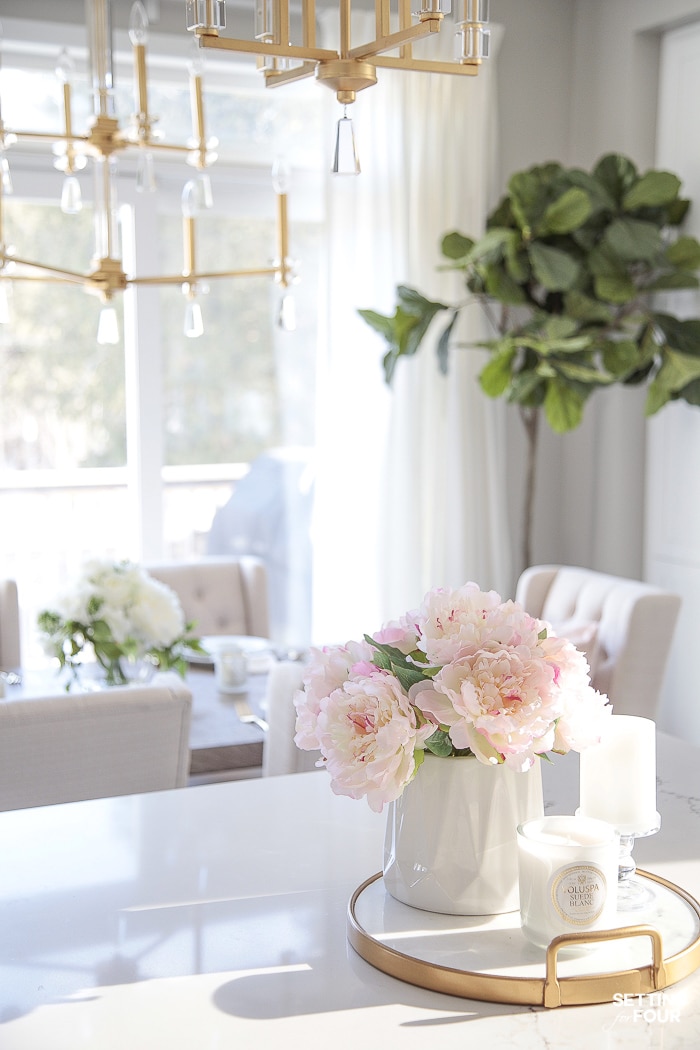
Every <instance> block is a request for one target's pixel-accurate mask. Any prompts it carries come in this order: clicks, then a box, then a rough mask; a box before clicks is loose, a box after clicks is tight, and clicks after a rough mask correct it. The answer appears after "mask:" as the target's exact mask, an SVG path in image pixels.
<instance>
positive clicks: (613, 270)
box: [587, 244, 627, 277]
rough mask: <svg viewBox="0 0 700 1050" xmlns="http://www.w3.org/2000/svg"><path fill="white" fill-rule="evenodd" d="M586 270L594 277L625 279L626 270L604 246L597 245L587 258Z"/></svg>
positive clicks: (613, 253)
mask: <svg viewBox="0 0 700 1050" xmlns="http://www.w3.org/2000/svg"><path fill="white" fill-rule="evenodd" d="M587 261H588V269H589V270H590V271H591V273H592V274H594V275H595V276H596V277H625V276H626V272H627V271H626V268H625V264H624V263H623V261H622V259H620V258H619V256H617V255H616V254H615V252H613V251H612V250H611V249H610V248H609V247H607V246H606V245H605V244H598V245H597V246H596V247H595V248H593V249H592V251H591V252H590V254H589V256H588V260H587Z"/></svg>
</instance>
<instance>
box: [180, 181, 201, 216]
mask: <svg viewBox="0 0 700 1050" xmlns="http://www.w3.org/2000/svg"><path fill="white" fill-rule="evenodd" d="M180 204H181V207H182V214H183V216H184V217H185V218H186V219H194V218H196V216H197V215H199V200H198V193H197V184H196V183H195V181H194V179H189V180H188V181H187V182H186V183H185V185H184V186H183V187H182V197H181V198H180Z"/></svg>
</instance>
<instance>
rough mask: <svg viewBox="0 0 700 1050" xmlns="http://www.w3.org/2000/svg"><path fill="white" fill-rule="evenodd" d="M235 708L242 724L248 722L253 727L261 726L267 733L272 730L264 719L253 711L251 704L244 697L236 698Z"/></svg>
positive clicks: (234, 700) (234, 701)
mask: <svg viewBox="0 0 700 1050" xmlns="http://www.w3.org/2000/svg"><path fill="white" fill-rule="evenodd" d="M233 706H234V708H235V710H236V714H237V715H238V718H239V719H240V721H241V722H247V723H250V724H251V725H256V726H259V727H260V729H262V730H263V732H265V733H266V732H267V731H268V729H269V728H270V726H269V724H268V723H267V722H266V721H265V719H264V718H260V716H259V715H256V714H255V712H254V711H251V709H250V704H249V703H248V701H247V700H244V699H243V697H242V696H236V697H234V699H233Z"/></svg>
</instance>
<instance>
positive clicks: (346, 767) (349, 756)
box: [317, 672, 434, 813]
mask: <svg viewBox="0 0 700 1050" xmlns="http://www.w3.org/2000/svg"><path fill="white" fill-rule="evenodd" d="M433 730H434V726H432V725H431V726H424V727H422V728H421V729H419V728H418V724H417V718H416V712H415V709H414V708H413V707H412V705H411V703H410V702H409V699H408V696H407V695H406V693H405V692H404V691H403V689H402V687H401V684H400V682H399V681H398V679H396V678H395V677H394V676H393V675H390V674H384V673H381V672H377V673H376V674H374V675H371V676H370V677H368V678H361V679H359V680H358V681H347V682H345V684H344V685H343V686H342V687H341V688H339V689H336V690H334V691H333V692H332V693H331V694H330V696H328V697H327V698H326V699H325V700H323V701H322V703H321V710H320V712H319V715H318V722H317V733H318V739H319V743H320V749H321V754H322V755H323V758H324V759H325V764H326V768H327V769H328V772H329V773H330V775H331V787H332V789H333V791H334V792H335V793H336V794H337V795H349V796H350V797H351V798H363V797H366V798H367V801H368V803H369V805H370V808H371V809H373V810H375V812H377V813H380V812H381V810H382V808H383V806H384V804H385V803H386V802H391V801H392V800H393V799H396V798H398V797H399V795H400V794H401V792H402V791H403V789H404V787H405V786H406V784H408V782H409V781H410V780H411V779H412V778H413V774H414V772H415V769H416V763H415V757H414V752H415V749H416V747H417V746H420V745H421V744H422V743H423V741H424V740H425V737H426V736H429V735H430V734H431V733H432V732H433Z"/></svg>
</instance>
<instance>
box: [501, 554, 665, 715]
mask: <svg viewBox="0 0 700 1050" xmlns="http://www.w3.org/2000/svg"><path fill="white" fill-rule="evenodd" d="M515 597H516V600H517V601H518V602H520V604H521V605H522V606H523V607H524V608H525V609H526V610H527V612H529V613H530V614H531V615H532V616H536V617H537V618H538V619H541V620H546V621H547V622H548V623H550V624H551V625H552V627H553V628H554V630H555V631H556V633H557V634H559V635H562V636H563V637H566V638H569V639H570V640H571V641H572V642H573V643H574V644H575V645H576V646H577V648H579V649H581V650H583V651H584V652H585V653H586V656H587V658H588V662H589V664H590V666H591V681H592V683H593V685H594V686H595V688H596V689H599V690H600V691H601V692H602V693H606V694H607V695H608V696H609V697H610V700H611V701H612V704H613V708H614V711H615V714H618V715H623V714H626V715H642V716H644V717H645V718H652V719H654V718H655V717H656V713H657V709H658V705H659V700H660V694H661V686H662V684H663V677H664V672H665V670H666V663H667V661H668V655H669V651H670V648H671V642H672V640H673V632H674V630H675V627H676V621H677V619H678V613H679V611H680V606H681V599H680V597H679V596H678V595H677V594H671V593H670V592H668V591H664V590H662V589H661V588H659V587H655V586H654V585H653V584H650V583H642V582H641V581H638V580H629V579H626V578H624V577H621V576H609V575H607V574H606V573H602V572H595V571H593V570H592V569H582V568H577V567H574V566H568V565H535V566H533V567H532V568H530V569H526V570H525V572H524V573H523V574H522V576H521V577H520V579H519V581H518V586H517V589H516V594H515Z"/></svg>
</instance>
